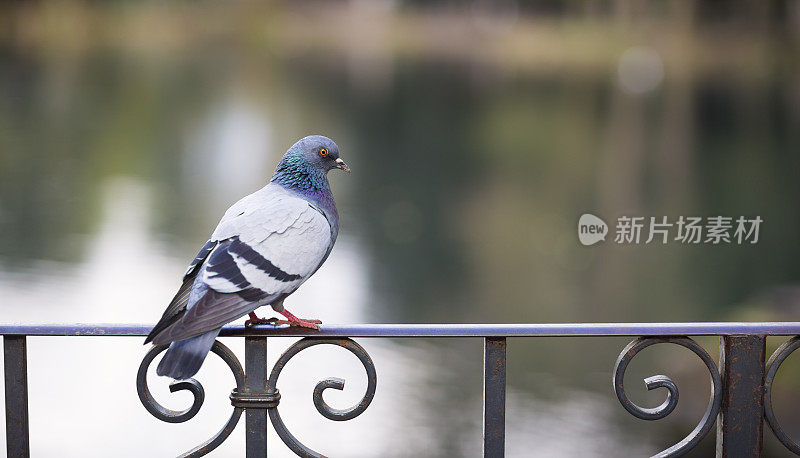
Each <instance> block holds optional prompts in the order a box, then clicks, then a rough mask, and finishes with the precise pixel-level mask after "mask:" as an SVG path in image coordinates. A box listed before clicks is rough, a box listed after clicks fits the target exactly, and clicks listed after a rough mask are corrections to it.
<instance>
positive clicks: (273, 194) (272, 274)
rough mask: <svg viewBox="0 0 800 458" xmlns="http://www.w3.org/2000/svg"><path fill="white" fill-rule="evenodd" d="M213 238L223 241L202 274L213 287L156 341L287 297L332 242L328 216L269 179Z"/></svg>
mask: <svg viewBox="0 0 800 458" xmlns="http://www.w3.org/2000/svg"><path fill="white" fill-rule="evenodd" d="M264 191H270V192H264ZM259 193H261V195H259ZM212 240H216V241H218V242H219V243H218V244H217V246H216V247H215V248H214V249H213V251H212V252H211V254H210V256H209V257H208V259H207V260H206V262H205V263H204V264H203V266H202V268H201V270H200V271H199V272H198V274H197V282H202V285H203V286H204V287H206V288H207V289H208V290H207V291H206V292H205V294H204V295H203V296H202V297H201V298H200V299H199V300H197V302H195V303H193V304H189V305H188V306H187V308H186V312H185V313H184V314H183V316H182V317H181V318H180V319H179V320H177V321H176V322H175V323H173V324H172V325H170V326H169V327H168V328H167V329H165V330H164V331H163V332H162V333H161V334H159V335H158V336H157V337H156V338H155V339H153V341H154V342H155V343H157V344H159V343H166V342H171V341H175V340H182V339H186V338H189V337H193V336H196V335H199V334H202V333H204V332H206V331H209V330H212V329H216V328H218V327H220V326H222V325H224V324H225V323H228V322H230V321H233V320H235V319H237V318H239V317H241V316H244V315H246V314H247V313H249V312H251V311H253V310H255V309H256V308H258V307H259V306H261V305H265V304H267V303H270V302H272V301H274V300H276V299H278V298H281V297H285V296H286V295H288V294H290V293H292V292H293V291H294V290H295V289H297V288H298V287H299V286H300V285H301V284H302V283H303V282H304V281H305V280H307V279H308V277H310V276H311V274H312V273H314V272H315V271H316V269H317V268H318V267H319V265H320V263H321V262H322V260H323V259H324V258H325V256H326V254H327V253H329V251H330V246H331V244H332V237H331V228H330V225H329V224H328V220H327V219H326V218H325V217H324V216H323V215H322V214H321V213H320V212H319V211H318V210H317V209H316V208H314V207H312V206H311V205H309V204H308V202H306V201H305V200H303V199H301V198H299V197H297V196H296V195H294V194H291V193H289V192H287V191H284V190H282V189H280V188H278V189H274V188H273V189H270V185H268V186H267V187H265V188H264V189H262V190H261V191H259V192H258V193H255V194H252V195H251V196H248V198H245V199H243V200H242V201H240V202H238V203H237V204H235V205H234V206H233V207H231V209H230V210H229V211H228V212H227V213H226V215H225V217H223V219H222V221H221V222H220V224H219V226H218V227H217V230H215V231H214V234H213V235H212Z"/></svg>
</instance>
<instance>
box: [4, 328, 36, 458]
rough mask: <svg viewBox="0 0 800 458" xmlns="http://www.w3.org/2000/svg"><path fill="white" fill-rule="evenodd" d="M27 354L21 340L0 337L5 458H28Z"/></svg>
mask: <svg viewBox="0 0 800 458" xmlns="http://www.w3.org/2000/svg"><path fill="white" fill-rule="evenodd" d="M27 353H28V352H27V343H26V341H25V336H3V357H4V366H5V368H4V369H5V378H6V449H7V453H8V456H9V457H11V456H14V457H28V456H30V438H29V435H28V356H27Z"/></svg>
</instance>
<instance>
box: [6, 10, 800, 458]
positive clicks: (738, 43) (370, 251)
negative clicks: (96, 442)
mask: <svg viewBox="0 0 800 458" xmlns="http://www.w3.org/2000/svg"><path fill="white" fill-rule="evenodd" d="M798 56H800V1H797V0H792V1H789V0H786V1H763V2H750V1H733V2H719V1H686V2H683V1H680V2H670V1H632V0H617V1H600V0H585V1H577V0H575V1H556V0H552V1H544V2H533V1H512V0H501V1H498V2H488V1H476V2H465V1H438V2H428V1H407V2H402V1H367V0H353V1H347V2H344V1H339V2H281V1H272V2H248V1H245V2H225V3H218V2H210V1H203V2H176V3H173V2H170V3H164V2H119V1H116V2H77V1H58V2H56V1H43V2H29V3H18V4H8V3H6V4H3V5H0V234H2V237H0V275H6V276H7V278H12V280H9V282H11V284H13V282H18V287H19V288H24V287H25V285H26V283H25V282H26V281H30V280H29V279H26V278H27V277H25V276H22V277H20V276H18V274H19V273H20V272H22V273H25V275H30V276H34V277H35V276H36V275H49V274H50V273H51V270H48V269H44V268H43V267H42V266H43V265H48V266H49V265H52V263H57V265H70V264H80V263H83V262H86V258H87V246H89V245H91V243H92V240H93V239H94V238H96V237H97V236H98V235H97V234H98V232H99V231H100V229H99V228H100V227H101V226H102V221H103V219H104V214H103V211H104V210H103V202H105V201H106V200H107V199H108V195H109V191H108V190H109V188H108V183H109V182H111V181H113V180H114V179H115V178H117V177H126V178H128V179H133V180H136V182H137V183H140V185H141V186H143V187H144V188H145V189H147V192H148V194H147V195H148V196H151V197H150V198H149V200H147V206H148V208H150V209H151V210H150V213H149V214H150V216H151V218H152V220H151V221H148V225H149V226H148V227H147V237H149V238H151V239H152V240H157V241H159V242H160V243H163V245H162V246H163V247H165V248H164V249H165V250H167V251H168V255H169V256H171V257H173V258H174V259H178V260H188V259H190V258H191V257H192V256H193V254H194V250H195V249H196V247H197V246H200V244H202V243H203V242H204V241H205V237H207V235H208V233H209V231H210V230H211V228H212V227H213V226H214V224H215V223H216V221H217V219H218V217H219V215H220V214H221V213H222V211H223V210H224V209H225V208H226V207H227V206H228V205H229V204H230V203H232V202H233V201H235V200H236V199H237V198H238V197H240V196H242V195H244V194H246V193H248V192H251V191H252V190H254V189H257V188H258V187H259V186H261V185H262V184H263V183H264V182H265V181H266V179H267V178H268V177H269V175H270V174H271V171H272V168H273V167H274V164H275V163H276V161H277V159H278V157H279V155H280V154H281V153H282V152H283V151H284V150H285V149H286V147H287V146H288V145H290V144H291V143H292V142H294V141H295V140H296V139H297V138H299V137H301V136H303V135H306V134H310V133H322V134H326V135H328V136H330V137H332V138H334V139H335V140H336V141H337V142H338V143H339V145H340V148H341V149H342V151H343V155H344V157H345V158H346V159H347V160H348V163H350V164H351V166H352V169H353V173H352V175H351V176H348V177H342V176H336V177H333V178H332V182H333V186H334V189H335V192H336V194H337V202H338V203H339V207H340V213H341V214H342V221H343V225H342V234H343V235H344V236H345V237H346V238H349V239H350V240H352V242H353V244H355V245H357V246H359V247H360V250H359V251H358V252H357V253H356V255H357V256H358V258H359V262H360V263H362V265H363V266H364V268H365V269H366V271H367V272H368V274H367V282H366V284H365V286H364V289H365V291H364V292H365V294H366V296H367V298H368V303H369V307H368V308H367V309H366V310H365V311H364V314H362V315H359V318H358V319H359V320H363V321H366V322H433V323H438V322H476V323H479V322H565V321H568V322H571V321H580V322H606V321H728V320H793V321H795V320H797V314H798V313H800V285H799V284H798V280H799V279H800V266H799V265H798V262H797V259H798V255H800V244H799V243H798V241H797V237H798V236H797V234H798V233H800V208H799V207H800V205H799V203H800V200H798V196H799V195H800V154H798V153H800V59H798ZM124 202H125V201H124V200H122V201H121V202H120V206H122V211H123V212H124V211H125V208H124ZM584 212H592V213H595V214H597V215H599V216H601V217H603V218H605V219H606V221H608V222H611V223H612V224H613V221H615V220H616V218H618V217H619V216H622V215H636V216H645V217H649V216H656V217H661V216H669V217H670V219H675V218H677V217H678V216H680V215H684V216H693V215H697V216H704V217H705V216H715V215H725V216H732V217H734V218H735V217H738V216H740V215H743V216H747V217H754V216H755V215H759V216H761V217H762V218H763V219H764V223H763V225H762V228H761V235H760V240H759V242H758V243H757V244H755V245H735V244H733V245H727V246H711V245H682V244H680V243H678V242H676V241H672V242H670V243H668V244H666V245H663V246H662V245H655V244H651V245H644V244H642V245H619V244H615V243H613V242H612V241H611V240H610V239H609V240H608V241H607V242H606V243H603V244H600V245H598V246H594V247H583V246H581V245H579V243H578V241H577V238H576V223H577V219H578V217H579V216H580V215H581V214H582V213H584ZM338 249H339V250H347V247H344V248H342V247H339V248H338ZM332 260H335V258H332ZM179 274H180V272H177V271H176V272H175V276H176V278H177V276H178V275H179ZM340 280H341V281H343V282H346V281H347V279H346V278H342V279H340ZM130 282H131V279H125V278H120V279H119V287H120V288H125V287H126V286H128V285H129V283H130ZM139 287H144V288H146V287H147V285H139ZM168 295H169V293H168V292H165V296H164V300H165V301H166V300H167V299H168V297H167V296H168ZM161 305H162V304H155V305H152V308H153V310H159V311H160V307H161ZM50 306H51V307H53V308H57V307H59V304H58V302H54V303H52V304H51V305H50ZM3 307H4V308H3V309H2V310H3V311H4V313H7V316H9V317H13V319H21V320H35V318H36V317H33V316H29V315H26V312H25V311H24V310H25V309H24V307H25V304H8V303H7V304H4V305H3ZM12 309H13V311H12ZM20 310H22V311H20ZM155 313H158V312H155ZM116 316H117V319H118V321H122V322H125V321H130V319H128V316H129V315H128V314H127V313H126V311H125V310H119V311H118V314H117V315H116ZM152 318H153V320H155V319H156V318H157V316H156V314H153V316H152ZM322 318H323V320H325V321H327V322H337V321H341V320H337V313H336V312H335V311H330V312H329V313H328V315H327V316H324V317H322ZM702 341H703V343H705V344H706V348H708V349H709V351H710V352H712V354H714V353H715V352H716V342H715V341H714V340H713V339H711V340H708V339H706V340H702ZM779 342H780V339H776V340H775V341H772V340H771V341H770V346H771V348H774V347H776V346H777V345H778V344H779ZM473 344H474V343H468V342H451V341H448V342H440V341H437V342H436V346H435V348H437V350H436V351H440V352H442V353H441V355H442V356H441V357H442V361H441V362H440V364H441V365H440V366H439V367H438V370H441V371H442V372H443V373H444V374H446V376H445V377H447V378H452V379H453V383H455V384H456V385H458V383H457V381H458V380H459V378H460V377H461V373H462V372H463V371H473V372H474V371H479V370H480V368H479V358H477V357H476V358H473V359H474V361H469V362H464V361H454V360H452V359H449V358H448V357H447V356H446V355H452V354H453V352H459V351H461V350H463V349H469V351H471V352H475V351H477V349H476V347H475V346H474V345H473ZM588 344H589V340H582V339H569V340H566V339H565V340H559V339H549V340H534V339H529V340H524V341H516V340H515V341H513V343H512V346H511V347H510V356H511V358H510V360H509V364H510V369H509V370H510V383H511V384H512V385H511V386H512V387H513V388H514V389H515V390H518V391H519V392H521V393H527V394H529V395H530V396H533V397H538V398H548V399H560V400H567V399H574V398H576V393H579V392H580V393H593V394H596V395H598V396H601V397H602V401H600V403H601V404H603V405H605V406H608V408H609V409H611V410H612V411H613V412H614V415H615V416H614V421H616V422H618V423H619V424H620V425H623V427H625V428H631V430H632V431H636V432H637V433H638V434H641V437H646V438H647V440H649V441H652V443H653V444H656V445H655V446H658V445H659V444H662V443H663V444H664V446H666V443H667V442H669V441H672V442H675V441H677V440H679V439H680V438H681V437H683V435H685V434H686V432H688V431H689V430H690V429H691V428H692V425H693V424H694V423H695V422H696V419H697V418H699V416H700V412H702V411H703V409H704V402H705V401H704V398H705V397H706V392H705V391H703V390H705V389H706V388H705V379H704V377H705V376H704V375H703V372H702V369H700V368H699V367H700V366H699V363H698V362H697V361H692V360H691V358H690V357H689V356H686V355H682V354H681V355H682V356H679V357H677V358H674V357H673V356H671V355H672V353H669V351H668V350H654V351H653V352H652V353H653V355H652V356H651V359H650V360H649V361H651V364H650V365H649V366H648V367H650V368H652V367H653V366H654V365H655V366H656V367H657V369H655V370H666V369H670V370H674V371H675V372H677V373H678V374H679V376H680V377H685V381H684V382H683V383H684V385H685V386H688V387H694V388H696V389H693V388H682V391H681V399H682V406H681V407H680V408H679V410H678V411H677V413H676V414H675V415H674V417H676V418H674V419H670V420H668V421H667V426H662V427H660V429H659V428H655V426H654V425H644V426H643V425H640V424H639V422H637V421H636V420H635V419H632V418H629V417H627V416H626V414H625V413H624V412H623V411H622V409H621V408H619V406H616V405H614V404H615V403H616V400H615V399H613V395H612V391H611V390H610V384H609V383H608V379H609V378H610V376H609V372H610V369H611V366H612V364H613V358H614V357H615V355H616V353H617V352H618V351H619V350H620V349H621V348H622V346H623V345H624V342H623V341H621V340H617V339H597V340H595V339H592V340H591V345H590V346H589V345H588ZM587 348H591V349H592V351H587ZM660 352H663V353H660ZM467 354H469V353H467ZM475 354H477V353H475ZM678 354H680V352H678ZM695 363H698V364H695ZM646 365H647V364H646V363H642V366H643V367H642V369H641V374H642V375H650V374H651V373H653V370H650V369H646V368H644V366H646ZM784 372H785V374H784ZM787 374H788V375H787ZM798 375H800V366H798V365H797V364H793V363H791V362H789V363H787V364H785V368H784V369H783V371H782V376H781V378H780V383H782V385H781V388H780V389H781V390H783V392H784V393H786V394H785V396H786V399H787V401H786V402H787V403H788V405H792V404H793V405H797V404H796V403H797V401H798V396H800V381H798V380H800V377H798ZM632 377H633V376H631V378H632ZM680 377H679V378H680ZM633 383H634V382H629V384H631V385H632V384H633ZM473 385H474V386H473ZM684 385H682V386H684ZM479 390H480V385H479V384H472V385H470V384H466V385H460V387H459V388H455V389H450V390H447V389H443V390H441V392H437V393H435V394H431V396H438V397H437V398H436V402H437V403H440V405H441V406H449V407H443V408H440V409H438V410H437V411H435V412H433V414H436V412H438V414H439V415H441V418H440V420H441V425H440V426H441V430H440V431H437V432H438V433H441V434H438V435H437V437H438V439H437V440H440V441H441V442H440V444H439V445H440V448H439V450H443V451H445V452H442V456H452V455H453V454H459V453H461V452H460V451H458V450H461V449H460V448H459V447H460V446H459V447H457V446H456V445H455V444H457V443H459V441H461V440H462V439H463V437H462V436H463V435H464V434H463V431H462V430H463V428H461V427H460V426H459V424H458V422H455V421H454V420H453V418H454V415H453V414H452V409H454V408H455V407H456V406H460V405H461V404H462V403H464V402H466V401H465V400H468V399H474V398H475V396H479ZM642 391H643V390H642ZM637 395H638V396H639V399H646V400H647V401H650V402H651V403H653V404H655V403H656V402H660V399H661V398H660V397H659V396H660V394H659V393H655V394H654V393H643V392H639V393H638V394H637ZM648 396H649V397H648ZM776 396H778V395H777V394H776ZM643 402H644V401H643ZM686 404H688V405H686ZM564 405H566V404H564ZM565 408H566V407H565ZM570 408H574V407H570ZM779 410H780V409H779ZM784 410H785V411H783V410H781V411H779V412H778V414H779V415H781V416H782V418H785V420H783V421H784V422H786V423H787V424H791V425H794V426H795V428H794V429H795V430H798V429H800V414H799V413H798V411H797V409H788V408H787V409H784ZM532 414H537V412H535V411H534V412H533V413H532ZM549 415H559V414H558V413H552V412H551V413H549ZM565 421H569V420H565ZM670 421H671V422H672V423H669V422H670ZM765 435H766V436H769V433H765ZM573 440H574V439H573ZM643 440H644V439H643ZM767 442H768V446H769V447H770V448H769V449H768V450H769V452H770V453H774V454H776V455H781V454H782V451H780V449H779V448H777V447H774V442H771V438H770V437H768V441H767ZM703 447H704V448H701V449H700V451H699V452H698V453H699V454H700V455H702V454H703V453H708V452H709V450H711V449H712V448H713V439H710V440H706V441H704V443H703ZM464 453H466V452H464ZM434 454H435V453H433V452H431V455H434ZM467 454H468V453H467ZM551 456H552V455H551Z"/></svg>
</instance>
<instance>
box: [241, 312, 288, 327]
mask: <svg viewBox="0 0 800 458" xmlns="http://www.w3.org/2000/svg"><path fill="white" fill-rule="evenodd" d="M248 316H249V317H250V318H248V319H247V321H245V322H244V325H245V326H246V327H248V328H249V327H251V326H255V325H257V324H272V325H275V324H283V323H281V322H280V320H278V319H277V318H274V317H273V318H259V317H258V315H256V312H250V315H248Z"/></svg>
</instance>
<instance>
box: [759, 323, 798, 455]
mask: <svg viewBox="0 0 800 458" xmlns="http://www.w3.org/2000/svg"><path fill="white" fill-rule="evenodd" d="M798 348H800V336H795V337H792V338H791V339H789V340H787V341H786V342H784V343H783V344H782V345H781V346H780V347H778V349H777V350H775V353H773V354H772V356H770V357H769V360H768V361H767V373H766V375H765V376H764V416H765V417H766V418H767V424H768V425H769V427H770V429H771V430H772V432H773V433H774V434H775V437H777V438H778V440H779V441H781V443H782V444H783V445H784V446H785V447H786V448H788V449H789V450H790V451H791V452H792V453H794V454H795V455H800V444H798V443H797V442H796V441H795V440H794V439H792V438H791V437H789V435H788V434H786V431H784V430H783V428H781V425H780V423H778V419H777V418H776V417H775V411H774V410H773V408H772V384H773V382H774V381H775V375H776V374H777V373H778V369H779V368H780V367H781V364H782V363H783V362H784V361H785V360H786V358H788V357H789V355H791V354H792V353H793V352H794V351H795V350H797V349H798Z"/></svg>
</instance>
